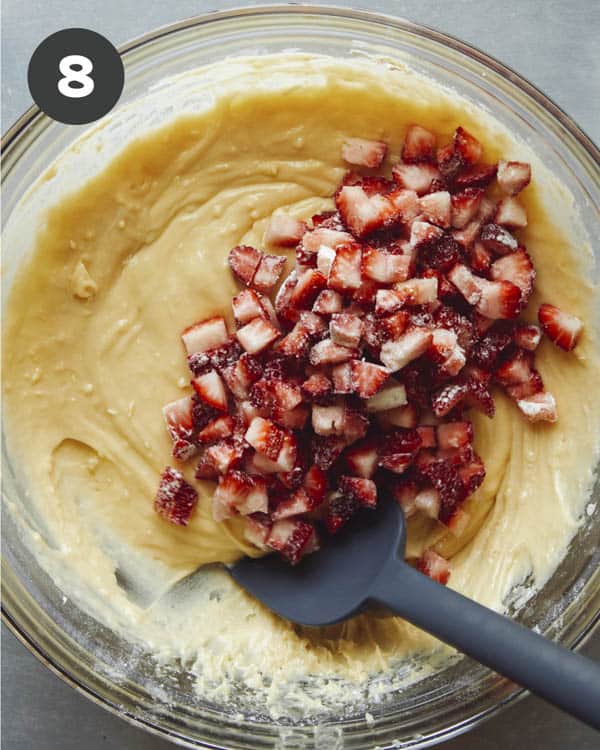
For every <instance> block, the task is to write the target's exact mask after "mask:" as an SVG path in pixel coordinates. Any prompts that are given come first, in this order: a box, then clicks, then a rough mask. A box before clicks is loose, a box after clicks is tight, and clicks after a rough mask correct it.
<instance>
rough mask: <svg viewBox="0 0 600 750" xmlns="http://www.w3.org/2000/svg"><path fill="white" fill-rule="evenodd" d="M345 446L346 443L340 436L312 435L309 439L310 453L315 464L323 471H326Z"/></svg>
mask: <svg viewBox="0 0 600 750" xmlns="http://www.w3.org/2000/svg"><path fill="white" fill-rule="evenodd" d="M345 446H346V443H345V442H344V441H343V440H341V439H340V438H336V437H322V436H320V435H314V436H313V437H312V439H311V454H312V458H313V461H314V463H315V465H316V466H318V467H319V468H320V469H322V470H323V471H328V470H329V469H330V468H331V467H332V466H333V464H334V463H335V462H336V461H337V459H338V457H339V456H340V454H341V453H342V451H343V450H344V448H345Z"/></svg>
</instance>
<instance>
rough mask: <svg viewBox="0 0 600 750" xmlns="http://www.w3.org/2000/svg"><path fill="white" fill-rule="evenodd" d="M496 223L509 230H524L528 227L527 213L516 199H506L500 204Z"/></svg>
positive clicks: (495, 218)
mask: <svg viewBox="0 0 600 750" xmlns="http://www.w3.org/2000/svg"><path fill="white" fill-rule="evenodd" d="M494 221H495V223H496V224H501V225H502V226H504V227H509V229H523V228H524V227H526V226H527V211H526V210H525V209H524V207H523V206H522V205H521V204H520V203H519V201H518V200H517V199H516V198H504V199H503V200H501V201H500V203H499V204H498V208H497V210H496V215H495V217H494Z"/></svg>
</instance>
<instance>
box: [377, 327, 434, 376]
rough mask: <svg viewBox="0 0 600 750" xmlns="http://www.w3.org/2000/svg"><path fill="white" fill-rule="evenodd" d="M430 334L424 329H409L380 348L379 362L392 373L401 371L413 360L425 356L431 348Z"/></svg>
mask: <svg viewBox="0 0 600 750" xmlns="http://www.w3.org/2000/svg"><path fill="white" fill-rule="evenodd" d="M431 341H432V334H431V331H428V330H426V329H424V328H411V329H409V330H407V331H406V333H404V334H403V335H402V336H400V338H398V339H396V340H395V341H386V342H385V343H384V344H383V346H382V347H381V356H380V359H381V362H382V363H383V364H384V365H385V367H387V368H388V369H389V370H391V371H392V372H396V371H397V370H401V369H402V368H403V367H405V366H406V365H407V364H408V363H409V362H412V360H413V359H417V358H418V357H420V356H421V355H423V354H425V352H426V351H427V349H429V347H430V346H431Z"/></svg>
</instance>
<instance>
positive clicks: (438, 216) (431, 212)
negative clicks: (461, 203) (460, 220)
mask: <svg viewBox="0 0 600 750" xmlns="http://www.w3.org/2000/svg"><path fill="white" fill-rule="evenodd" d="M419 210H420V211H421V214H422V215H423V218H424V219H425V220H426V221H428V222H430V223H431V224H435V225H436V226H438V227H442V228H443V229H448V228H449V227H450V222H451V217H452V201H451V198H450V193H449V192H448V191H447V190H439V191H438V192H436V193H429V195H424V196H423V197H422V198H419Z"/></svg>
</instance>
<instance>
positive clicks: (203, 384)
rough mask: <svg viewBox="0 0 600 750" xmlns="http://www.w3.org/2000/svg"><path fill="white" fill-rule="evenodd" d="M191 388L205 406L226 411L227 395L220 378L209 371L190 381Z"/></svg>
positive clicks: (212, 371) (215, 373)
mask: <svg viewBox="0 0 600 750" xmlns="http://www.w3.org/2000/svg"><path fill="white" fill-rule="evenodd" d="M192 387H193V388H194V390H195V391H196V393H197V394H198V397H199V398H200V399H202V401H203V402H204V403H205V404H208V405H209V406H211V407H212V408H213V409H217V410H218V411H227V393H226V391H225V385H224V384H223V381H222V379H221V376H220V375H219V373H218V372H217V371H216V370H210V371H209V372H207V373H205V374H204V375H200V376H198V377H197V378H194V379H193V380H192Z"/></svg>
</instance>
